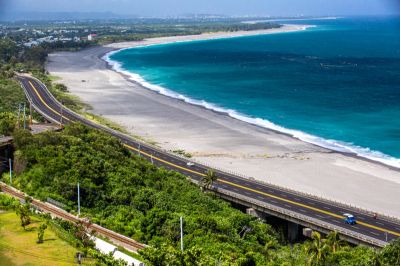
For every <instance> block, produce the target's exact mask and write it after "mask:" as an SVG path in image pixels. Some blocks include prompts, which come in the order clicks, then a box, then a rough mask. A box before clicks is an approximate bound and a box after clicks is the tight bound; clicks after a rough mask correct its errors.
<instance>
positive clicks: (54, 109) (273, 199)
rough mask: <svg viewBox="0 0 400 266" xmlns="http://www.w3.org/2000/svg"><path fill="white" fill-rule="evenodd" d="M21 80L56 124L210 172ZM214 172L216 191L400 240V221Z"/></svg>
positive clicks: (174, 166) (188, 170)
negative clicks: (350, 219) (93, 131)
mask: <svg viewBox="0 0 400 266" xmlns="http://www.w3.org/2000/svg"><path fill="white" fill-rule="evenodd" d="M18 80H19V81H20V83H21V85H22V86H23V88H24V90H25V93H26V94H27V97H28V98H29V99H30V101H31V102H32V105H33V106H34V108H35V109H36V111H38V112H39V113H42V114H43V115H45V116H47V117H48V118H50V119H52V120H53V122H59V123H62V124H68V123H73V122H80V123H83V124H86V125H88V126H91V127H93V128H97V129H99V130H103V131H106V132H108V133H109V134H111V135H113V136H115V137H117V138H119V139H120V140H121V142H122V143H123V144H124V146H125V147H126V148H128V149H129V150H131V151H132V152H133V153H137V154H139V155H141V156H142V157H144V158H146V159H148V160H149V161H151V162H152V163H153V164H155V165H157V166H161V167H164V168H167V169H170V170H174V171H177V172H180V173H182V174H184V175H186V176H189V177H191V178H192V179H194V180H196V181H200V180H201V179H202V178H203V177H204V176H205V173H206V172H207V170H208V169H209V168H208V167H206V166H203V165H200V164H198V163H195V164H194V165H192V166H188V165H187V163H188V162H189V161H188V160H186V159H184V158H180V157H178V156H176V155H173V154H170V153H168V152H165V151H161V150H159V149H157V148H155V147H152V146H150V145H147V144H144V143H142V142H139V141H137V140H135V139H134V138H131V137H129V136H126V135H124V134H122V133H119V132H116V131H114V130H111V129H109V128H107V127H104V126H102V125H98V124H95V123H93V122H91V121H89V120H87V119H85V118H83V117H81V116H80V115H78V114H76V113H74V112H72V111H71V110H68V109H67V108H64V107H62V105H61V104H60V103H59V102H58V101H57V100H56V99H55V98H54V97H53V96H52V95H51V94H50V92H49V91H48V90H47V88H46V87H45V86H44V84H43V83H41V82H40V81H38V80H36V79H34V78H30V77H26V76H20V77H18ZM61 114H62V116H61ZM61 117H62V119H61ZM215 172H216V174H217V176H218V180H217V181H216V182H215V183H214V185H213V186H214V187H215V188H217V189H218V188H220V189H224V190H228V191H230V192H233V193H236V194H238V195H241V196H244V197H247V198H251V199H254V200H257V201H260V202H265V203H268V204H270V205H273V206H277V207H280V208H282V209H285V210H288V211H291V212H294V213H297V214H299V215H303V216H307V217H310V218H314V219H316V220H319V221H321V224H330V225H332V226H334V227H338V228H343V229H347V230H349V231H351V232H354V233H358V234H362V235H363V236H366V237H369V238H372V239H376V240H380V241H385V242H390V241H391V240H393V239H396V238H398V237H400V222H398V221H395V220H391V219H386V218H384V217H380V216H379V215H378V218H377V219H375V218H374V217H373V216H372V215H371V214H370V213H368V212H364V211H360V210H358V209H356V208H351V207H346V206H344V205H342V204H337V203H334V202H329V201H326V200H319V199H318V198H314V197H309V196H306V195H302V194H301V193H296V192H294V191H293V192H291V191H287V190H285V189H281V188H278V187H276V186H272V185H268V184H263V183H260V182H257V181H252V180H250V179H245V178H241V177H239V176H235V175H232V174H229V173H225V172H221V171H218V170H215ZM344 185H345V184H344ZM349 204H350V203H349ZM344 213H350V214H353V215H354V216H355V217H356V219H357V224H356V225H348V224H345V223H344V216H343V214H344Z"/></svg>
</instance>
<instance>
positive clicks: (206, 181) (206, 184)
mask: <svg viewBox="0 0 400 266" xmlns="http://www.w3.org/2000/svg"><path fill="white" fill-rule="evenodd" d="M217 179H218V177H217V175H216V174H215V172H214V170H212V169H208V170H207V173H206V175H205V176H204V177H203V179H201V187H202V188H203V189H211V187H212V185H213V184H214V182H215V181H217Z"/></svg>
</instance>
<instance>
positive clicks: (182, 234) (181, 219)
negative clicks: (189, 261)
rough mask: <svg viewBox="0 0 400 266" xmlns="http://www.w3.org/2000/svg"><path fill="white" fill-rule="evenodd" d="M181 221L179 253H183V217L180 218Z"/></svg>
mask: <svg viewBox="0 0 400 266" xmlns="http://www.w3.org/2000/svg"><path fill="white" fill-rule="evenodd" d="M180 221H181V251H182V252H183V217H182V216H181V217H180Z"/></svg>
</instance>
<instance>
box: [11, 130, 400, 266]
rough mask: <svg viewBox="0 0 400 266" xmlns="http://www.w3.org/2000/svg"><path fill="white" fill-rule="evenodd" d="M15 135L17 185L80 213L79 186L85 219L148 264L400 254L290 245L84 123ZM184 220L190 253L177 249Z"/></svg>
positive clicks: (367, 260) (353, 261)
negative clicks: (137, 245)
mask: <svg viewBox="0 0 400 266" xmlns="http://www.w3.org/2000/svg"><path fill="white" fill-rule="evenodd" d="M14 138H15V145H16V148H17V152H16V156H15V164H14V165H15V168H16V169H18V172H19V174H18V175H17V176H16V177H15V178H14V181H13V182H14V184H13V185H14V186H16V187H18V188H20V189H22V190H23V191H25V192H27V193H28V194H30V195H32V196H34V197H37V198H40V199H42V200H46V199H47V197H51V198H52V199H55V200H58V201H60V202H62V203H64V204H65V205H66V206H67V208H68V209H69V210H70V211H71V212H74V211H75V210H76V209H77V189H76V185H77V183H78V182H79V183H80V188H81V205H82V213H83V215H86V216H88V217H91V219H92V221H93V222H96V223H99V224H101V225H103V226H105V227H107V228H109V229H111V230H115V231H117V232H120V233H123V234H125V235H127V236H129V237H132V238H134V239H136V240H139V241H142V242H144V243H147V244H150V245H151V246H152V248H149V249H145V250H144V251H142V252H141V254H142V256H143V257H144V258H145V259H146V260H147V262H148V263H149V265H214V264H215V263H216V262H220V263H221V265H304V264H310V265H326V264H327V263H328V265H377V264H375V262H374V261H378V260H379V261H382V262H385V260H386V259H387V258H389V257H391V256H392V254H396V252H399V247H400V244H399V243H397V244H396V245H394V246H391V249H389V248H387V249H385V250H384V252H383V253H378V252H375V251H374V250H373V249H370V248H366V247H356V248H352V247H349V246H347V245H345V244H344V243H342V242H341V241H340V240H339V239H338V238H337V235H336V234H334V233H333V234H331V235H329V236H328V238H327V239H323V238H322V237H321V236H320V235H319V234H314V235H313V240H312V241H310V242H307V243H304V244H296V245H293V246H288V245H285V243H284V241H283V240H282V239H281V238H279V237H278V234H277V233H276V232H274V230H273V229H272V228H271V227H270V226H269V225H267V224H264V223H261V222H259V221H258V220H256V219H255V218H252V217H250V216H248V215H245V214H243V213H241V212H240V211H238V210H235V209H233V208H231V207H230V206H229V204H228V203H226V202H224V201H221V200H219V199H217V198H215V196H213V195H212V194H208V193H203V192H201V190H200V189H199V188H198V187H197V186H195V185H193V184H191V183H190V182H189V181H188V180H187V178H186V177H184V176H182V175H180V174H178V173H175V172H172V171H167V170H165V169H162V168H157V167H155V166H153V165H151V164H150V163H148V162H147V161H145V160H144V159H142V158H140V157H138V156H136V155H131V154H130V153H129V152H128V151H127V150H126V149H125V148H124V147H123V146H122V144H121V143H120V142H119V141H118V140H117V139H115V138H113V137H111V136H109V135H106V134H104V133H101V132H98V131H96V130H93V129H89V128H87V127H85V126H83V125H80V124H75V125H71V126H67V127H66V128H65V130H64V131H63V132H58V133H56V132H48V133H43V134H40V135H36V136H32V135H30V134H29V132H27V131H23V130H20V131H16V132H15V134H14ZM6 180H7V178H6V176H4V181H6ZM180 216H183V217H184V235H185V237H184V244H185V252H184V253H181V252H180V250H179V243H180V237H179V217H180ZM385 252H386V253H385ZM382 254H389V255H385V256H383V255H382ZM385 265H394V264H390V263H388V262H386V264H385Z"/></svg>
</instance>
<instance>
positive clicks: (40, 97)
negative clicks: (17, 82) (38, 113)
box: [28, 80, 71, 122]
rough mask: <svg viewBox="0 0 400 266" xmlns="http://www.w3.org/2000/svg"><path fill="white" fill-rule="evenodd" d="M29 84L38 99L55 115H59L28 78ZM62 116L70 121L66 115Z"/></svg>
mask: <svg viewBox="0 0 400 266" xmlns="http://www.w3.org/2000/svg"><path fill="white" fill-rule="evenodd" d="M28 82H29V85H31V87H32V89H33V90H34V91H35V93H36V95H37V96H38V97H39V99H40V101H41V102H42V103H43V104H44V105H45V106H46V107H47V108H48V109H49V110H51V111H52V112H53V113H55V114H56V115H61V114H60V113H59V112H57V111H56V110H54V109H53V108H51V107H50V106H49V105H48V104H47V103H46V102H45V101H44V100H43V98H42V96H41V95H40V94H39V92H38V91H37V89H36V87H35V86H34V85H33V84H32V82H31V81H30V80H29V81H28ZM62 117H63V118H65V119H66V120H68V121H70V122H71V120H70V119H68V117H65V116H62Z"/></svg>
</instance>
